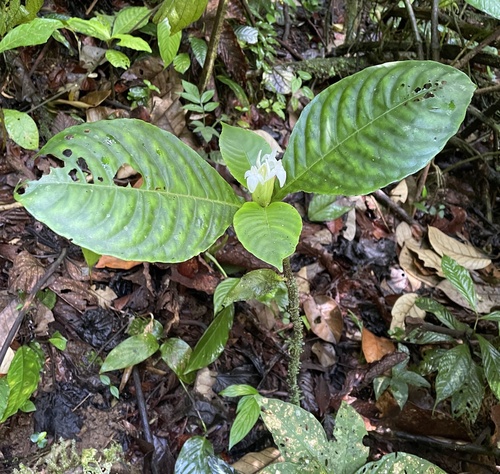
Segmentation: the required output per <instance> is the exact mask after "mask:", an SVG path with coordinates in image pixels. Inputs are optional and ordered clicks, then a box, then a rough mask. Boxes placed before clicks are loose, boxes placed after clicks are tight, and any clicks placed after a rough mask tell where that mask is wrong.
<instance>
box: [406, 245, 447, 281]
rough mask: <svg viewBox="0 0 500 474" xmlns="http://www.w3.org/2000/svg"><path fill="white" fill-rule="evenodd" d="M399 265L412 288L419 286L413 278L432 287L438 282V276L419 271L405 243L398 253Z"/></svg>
mask: <svg viewBox="0 0 500 474" xmlns="http://www.w3.org/2000/svg"><path fill="white" fill-rule="evenodd" d="M399 265H400V266H401V268H402V269H403V270H404V271H405V272H406V273H407V275H408V278H409V279H410V283H411V285H412V288H413V289H414V290H417V289H418V288H419V286H418V285H416V284H415V280H416V281H419V282H422V283H425V284H426V285H428V286H430V287H432V288H434V287H435V286H436V285H437V284H438V283H439V278H438V277H437V276H435V275H424V274H422V273H421V272H420V270H419V269H418V267H417V266H416V265H415V260H414V257H413V254H412V252H411V251H410V249H409V248H408V246H407V245H406V244H405V245H404V246H403V248H402V249H401V253H400V254H399Z"/></svg>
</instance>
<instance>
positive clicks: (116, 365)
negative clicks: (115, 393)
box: [100, 333, 159, 373]
mask: <svg viewBox="0 0 500 474" xmlns="http://www.w3.org/2000/svg"><path fill="white" fill-rule="evenodd" d="M158 347H159V344H158V341H157V339H156V337H155V336H153V334H151V333H146V334H138V335H136V336H131V337H129V338H128V339H125V340H124V341H123V342H121V343H120V344H118V345H117V346H116V347H115V348H114V349H113V350H112V351H111V352H110V353H109V354H108V356H107V357H106V359H105V360H104V363H103V364H102V366H101V370H100V373H103V372H110V371H112V370H119V369H125V368H126V367H131V366H133V365H137V364H140V363H141V362H143V361H145V360H146V359H147V358H148V357H150V356H152V355H153V354H154V353H155V352H156V351H157V350H158Z"/></svg>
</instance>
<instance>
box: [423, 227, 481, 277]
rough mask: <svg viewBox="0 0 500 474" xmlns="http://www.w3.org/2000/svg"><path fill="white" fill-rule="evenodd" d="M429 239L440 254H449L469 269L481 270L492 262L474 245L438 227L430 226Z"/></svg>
mask: <svg viewBox="0 0 500 474" xmlns="http://www.w3.org/2000/svg"><path fill="white" fill-rule="evenodd" d="M429 241H430V243H431V245H432V247H433V248H434V250H435V251H436V252H437V253H438V254H439V255H441V256H443V255H448V257H451V258H452V259H453V260H456V261H457V263H458V264H460V265H462V267H464V268H466V269H467V270H479V269H481V268H485V267H487V266H488V265H489V264H490V263H491V260H490V259H489V258H487V257H486V256H485V255H484V254H483V253H482V252H480V251H479V250H478V249H476V248H475V247H473V246H472V245H470V244H463V243H461V242H459V241H458V240H456V239H453V238H452V237H449V236H448V235H446V234H445V233H443V232H441V231H440V230H439V229H438V228H436V227H432V226H429Z"/></svg>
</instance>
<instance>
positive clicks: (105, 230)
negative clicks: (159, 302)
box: [16, 119, 240, 262]
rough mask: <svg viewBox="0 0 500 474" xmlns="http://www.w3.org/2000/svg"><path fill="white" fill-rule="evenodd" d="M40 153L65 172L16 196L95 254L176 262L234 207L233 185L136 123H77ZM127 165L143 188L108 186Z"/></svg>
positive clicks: (217, 229) (194, 250)
mask: <svg viewBox="0 0 500 474" xmlns="http://www.w3.org/2000/svg"><path fill="white" fill-rule="evenodd" d="M41 153H44V154H52V155H54V156H56V157H57V158H59V159H61V160H62V161H63V162H64V163H65V166H64V168H54V169H52V171H51V173H50V174H49V175H46V176H44V177H42V178H41V179H40V180H39V181H30V182H28V183H27V186H26V189H25V192H24V194H19V193H18V194H16V199H17V200H18V201H20V202H22V203H23V205H24V206H25V207H26V209H27V210H28V211H29V212H30V213H31V214H33V215H34V216H35V217H36V218H37V219H38V220H40V221H42V222H44V223H46V224H47V225H48V226H49V227H50V228H51V229H52V230H54V231H55V232H57V233H58V234H60V235H63V236H65V237H68V238H70V239H72V241H73V242H74V243H76V244H77V245H80V246H82V247H85V248H88V249H90V250H92V251H94V252H96V253H99V254H106V255H113V256H115V257H118V258H122V259H125V260H142V261H150V262H182V261H185V260H188V259H189V258H191V257H193V256H194V255H197V254H199V253H201V252H203V251H205V250H206V249H207V248H208V247H210V246H211V245H212V244H213V243H214V241H215V240H216V239H217V238H218V237H219V236H220V235H221V234H222V233H223V232H224V231H225V230H226V228H227V227H228V226H229V224H230V223H231V221H232V218H233V215H234V213H235V212H236V210H237V209H238V208H239V207H240V200H239V198H238V197H237V196H236V195H235V194H234V192H233V190H232V189H231V187H230V186H229V185H228V184H227V183H226V182H225V181H224V180H223V179H222V178H221V176H220V175H219V174H218V173H217V172H216V171H215V170H214V169H213V168H212V167H211V166H210V165H209V164H208V163H206V162H205V161H204V160H203V159H202V158H201V157H200V156H199V155H198V154H197V153H196V152H194V151H193V150H191V149H190V148H189V147H188V146H187V145H185V144H184V143H182V142H181V141H180V140H179V139H177V138H176V137H174V136H173V135H171V134H170V133H168V132H165V131H163V130H160V129H159V128H157V127H155V126H153V125H151V124H148V123H145V122H143V121H141V120H132V119H118V120H112V121H102V122H95V123H89V124H84V125H77V126H75V127H71V128H68V129H66V130H64V131H63V132H61V133H59V134H57V135H56V136H55V137H53V138H52V139H51V140H49V142H48V143H47V145H45V147H44V148H43V149H42V150H41ZM80 158H83V160H85V163H86V165H87V166H88V169H89V170H90V172H91V173H92V177H93V184H90V183H87V176H88V172H85V169H86V168H85V166H84V167H83V168H82V167H81V165H82V160H80ZM125 164H128V165H130V166H131V167H132V168H134V169H135V170H136V171H137V172H138V173H140V175H141V176H142V178H143V181H144V182H143V184H142V186H141V187H139V188H132V187H130V186H128V187H123V186H117V185H116V184H115V183H114V177H115V174H116V172H117V171H118V169H119V168H120V167H121V166H123V165H125ZM73 175H74V178H75V179H73V177H72V176H73Z"/></svg>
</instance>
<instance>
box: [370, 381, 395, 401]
mask: <svg viewBox="0 0 500 474" xmlns="http://www.w3.org/2000/svg"><path fill="white" fill-rule="evenodd" d="M390 383H391V378H390V377H386V376H381V377H376V378H375V380H374V381H373V391H374V392H375V400H378V399H379V398H380V396H381V395H382V394H383V393H384V392H385V391H386V390H387V389H388V388H389V384H390Z"/></svg>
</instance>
